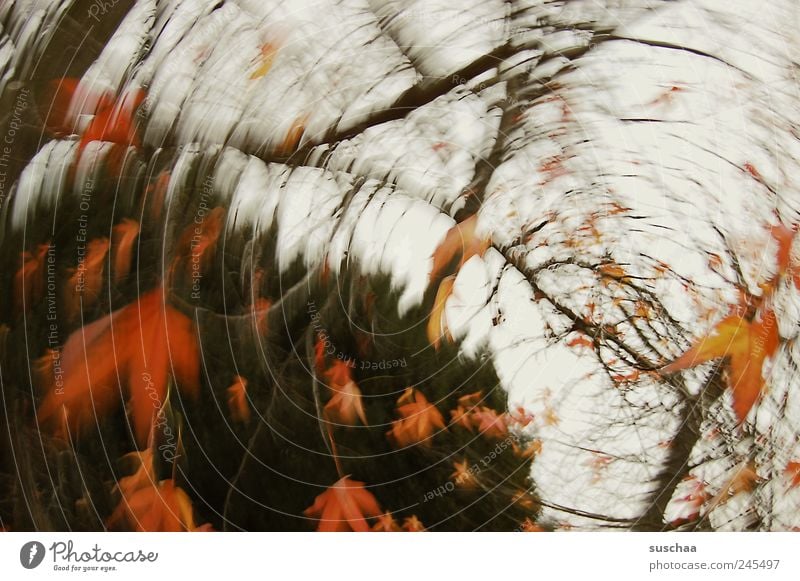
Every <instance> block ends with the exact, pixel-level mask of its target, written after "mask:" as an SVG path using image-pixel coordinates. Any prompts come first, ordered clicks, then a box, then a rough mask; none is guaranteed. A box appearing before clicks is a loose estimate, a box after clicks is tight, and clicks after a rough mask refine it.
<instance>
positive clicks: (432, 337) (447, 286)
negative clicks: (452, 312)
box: [426, 275, 455, 349]
mask: <svg viewBox="0 0 800 581" xmlns="http://www.w3.org/2000/svg"><path fill="white" fill-rule="evenodd" d="M454 283H455V276H453V275H450V276H447V277H445V278H444V279H443V280H442V282H441V283H439V289H438V290H437V291H436V298H435V299H434V300H433V308H432V309H431V315H430V317H429V318H428V326H427V330H426V332H427V336H428V343H430V344H431V345H433V347H434V349H439V345H440V344H441V342H442V337H445V338H447V340H448V341H450V342H452V341H453V336H452V335H451V334H450V330H449V329H448V327H447V316H446V315H445V306H446V305H447V299H448V298H450V295H451V294H452V292H453V284H454Z"/></svg>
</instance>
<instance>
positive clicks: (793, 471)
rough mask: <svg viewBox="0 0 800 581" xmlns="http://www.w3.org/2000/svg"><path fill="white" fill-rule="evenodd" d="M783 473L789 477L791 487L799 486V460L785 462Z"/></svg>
mask: <svg viewBox="0 0 800 581" xmlns="http://www.w3.org/2000/svg"><path fill="white" fill-rule="evenodd" d="M783 473H784V474H785V475H786V477H787V478H789V481H790V483H791V484H790V486H791V487H792V488H797V487H798V486H800V461H796V460H795V461H792V462H789V463H788V464H786V468H785V469H784V471H783Z"/></svg>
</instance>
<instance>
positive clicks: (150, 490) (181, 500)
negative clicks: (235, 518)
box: [107, 479, 209, 533]
mask: <svg viewBox="0 0 800 581" xmlns="http://www.w3.org/2000/svg"><path fill="white" fill-rule="evenodd" d="M107 524H108V526H109V528H115V529H118V528H127V529H129V530H134V531H137V532H151V533H154V532H163V533H177V532H184V531H193V530H197V529H198V527H197V525H196V524H195V520H194V509H193V507H192V501H191V499H190V498H189V495H187V494H186V492H185V491H184V490H183V489H182V488H180V487H179V486H176V485H175V481H174V480H172V479H167V480H162V481H161V482H159V483H158V484H157V485H149V486H143V487H141V488H139V489H137V490H135V491H133V492H131V493H129V494H123V498H122V500H121V501H120V503H119V505H118V506H117V508H116V509H115V510H114V512H113V513H112V515H111V517H110V518H109V520H108V523H107ZM208 528H209V526H208V525H203V527H200V529H201V530H208Z"/></svg>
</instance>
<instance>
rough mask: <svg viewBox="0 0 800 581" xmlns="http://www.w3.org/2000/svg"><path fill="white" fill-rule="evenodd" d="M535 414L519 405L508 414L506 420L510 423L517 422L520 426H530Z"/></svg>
mask: <svg viewBox="0 0 800 581" xmlns="http://www.w3.org/2000/svg"><path fill="white" fill-rule="evenodd" d="M534 419H535V418H534V416H533V414H532V413H530V412H529V411H528V410H526V409H525V408H524V407H522V406H521V405H520V406H517V407H516V409H514V410H512V411H510V412H508V414H506V420H507V421H508V422H510V423H514V424H516V425H517V426H518V427H520V428H524V427H526V426H528V425H529V424H530V423H531V422H533V420H534Z"/></svg>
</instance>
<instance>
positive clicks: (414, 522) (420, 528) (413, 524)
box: [403, 514, 425, 533]
mask: <svg viewBox="0 0 800 581" xmlns="http://www.w3.org/2000/svg"><path fill="white" fill-rule="evenodd" d="M403 530H404V531H405V532H407V533H421V532H424V531H425V526H424V525H423V524H422V522H421V521H420V520H419V519H418V518H417V515H415V514H412V515H411V516H409V517H406V519H405V520H404V521H403Z"/></svg>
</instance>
